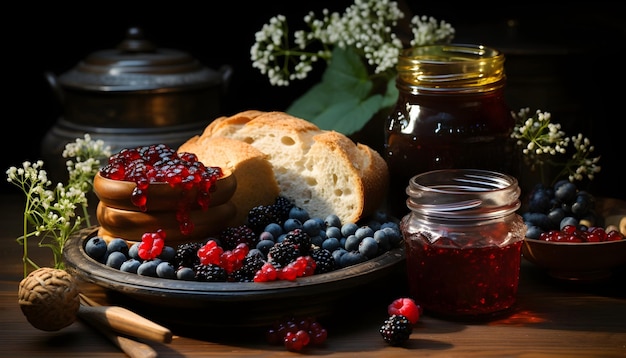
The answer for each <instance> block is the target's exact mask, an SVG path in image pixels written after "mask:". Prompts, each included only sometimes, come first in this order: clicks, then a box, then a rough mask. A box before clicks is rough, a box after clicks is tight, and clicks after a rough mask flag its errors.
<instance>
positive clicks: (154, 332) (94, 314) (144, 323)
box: [78, 304, 172, 343]
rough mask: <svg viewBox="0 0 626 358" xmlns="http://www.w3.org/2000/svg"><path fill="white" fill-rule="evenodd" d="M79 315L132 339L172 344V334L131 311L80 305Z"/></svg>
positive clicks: (119, 308) (111, 307)
mask: <svg viewBox="0 0 626 358" xmlns="http://www.w3.org/2000/svg"><path fill="white" fill-rule="evenodd" d="M78 315H79V316H80V317H81V318H83V319H85V320H87V321H90V322H96V323H98V324H99V325H101V326H104V327H106V328H109V329H111V330H114V331H116V332H119V333H123V334H126V335H129V336H132V337H137V338H145V339H149V340H152V341H156V342H163V343H170V342H171V341H172V332H171V331H170V330H169V329H167V328H165V327H163V326H161V325H158V324H156V323H154V322H152V321H150V320H148V319H146V318H144V317H142V316H140V315H138V314H136V313H134V312H132V311H130V310H127V309H125V308H122V307H117V306H94V307H89V306H85V305H83V304H81V305H80V308H79V310H78Z"/></svg>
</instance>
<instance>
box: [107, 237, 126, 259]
mask: <svg viewBox="0 0 626 358" xmlns="http://www.w3.org/2000/svg"><path fill="white" fill-rule="evenodd" d="M116 251H119V252H121V253H123V254H124V255H128V243H127V242H126V240H124V239H122V238H119V237H116V238H114V239H111V241H109V244H108V245H107V254H110V253H112V252H116Z"/></svg>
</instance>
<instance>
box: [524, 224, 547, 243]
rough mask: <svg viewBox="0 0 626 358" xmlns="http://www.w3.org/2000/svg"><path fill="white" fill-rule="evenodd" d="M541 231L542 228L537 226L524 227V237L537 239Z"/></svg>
mask: <svg viewBox="0 0 626 358" xmlns="http://www.w3.org/2000/svg"><path fill="white" fill-rule="evenodd" d="M542 232H543V230H542V229H541V228H540V227H539V226H534V225H531V226H527V227H526V237H527V238H529V239H535V240H538V239H539V235H541V233H542Z"/></svg>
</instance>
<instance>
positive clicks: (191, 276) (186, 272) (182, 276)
mask: <svg viewBox="0 0 626 358" xmlns="http://www.w3.org/2000/svg"><path fill="white" fill-rule="evenodd" d="M176 278H177V279H179V280H184V281H195V279H196V274H195V273H194V272H193V270H192V269H191V268H189V267H182V268H180V269H178V271H176Z"/></svg>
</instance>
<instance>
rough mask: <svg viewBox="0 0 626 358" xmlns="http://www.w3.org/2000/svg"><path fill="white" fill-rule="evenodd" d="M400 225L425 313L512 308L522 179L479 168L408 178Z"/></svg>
mask: <svg viewBox="0 0 626 358" xmlns="http://www.w3.org/2000/svg"><path fill="white" fill-rule="evenodd" d="M406 192H407V194H408V199H407V201H406V204H407V207H408V208H409V209H410V210H411V211H410V213H409V214H408V215H406V216H404V217H403V218H402V220H401V223H400V228H401V230H402V234H403V236H404V240H405V243H406V263H407V277H408V283H409V290H410V293H411V296H412V297H413V298H414V299H415V301H416V302H417V303H418V304H420V305H421V306H422V307H423V308H424V310H425V311H426V312H430V313H433V314H436V315H442V316H450V317H481V318H484V317H488V315H493V314H496V313H498V312H501V311H504V310H506V309H508V308H510V307H511V306H512V305H513V303H514V302H515V299H516V295H517V287H518V281H519V270H520V261H521V246H522V242H523V239H524V234H525V232H526V227H525V224H524V222H523V219H522V218H521V216H519V215H517V214H516V213H515V211H516V210H517V209H518V208H519V207H520V201H519V195H520V189H519V186H518V184H517V180H516V179H515V178H514V177H512V176H509V175H505V174H500V173H497V172H493V171H486V170H477V169H445V170H436V171H430V172H426V173H423V174H419V175H416V176H414V177H413V178H411V180H410V181H409V185H408V187H407V188H406Z"/></svg>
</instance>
